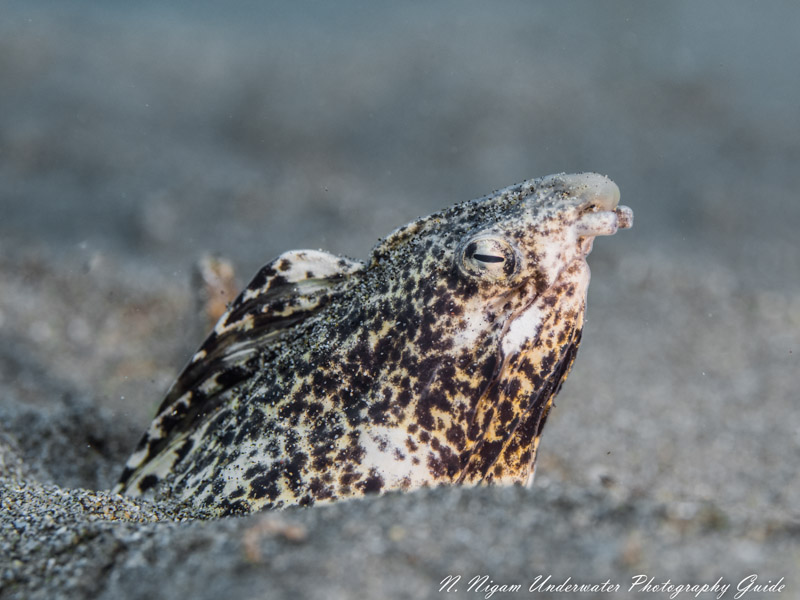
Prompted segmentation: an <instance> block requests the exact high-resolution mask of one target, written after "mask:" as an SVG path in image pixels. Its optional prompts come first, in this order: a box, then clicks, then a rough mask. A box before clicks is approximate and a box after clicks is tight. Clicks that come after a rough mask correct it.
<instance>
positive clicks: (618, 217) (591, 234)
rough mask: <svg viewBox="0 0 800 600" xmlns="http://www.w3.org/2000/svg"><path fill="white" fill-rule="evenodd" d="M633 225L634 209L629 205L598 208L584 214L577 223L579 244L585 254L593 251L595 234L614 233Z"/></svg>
mask: <svg viewBox="0 0 800 600" xmlns="http://www.w3.org/2000/svg"><path fill="white" fill-rule="evenodd" d="M632 226H633V211H632V210H631V209H630V208H628V207H627V206H617V207H615V208H614V209H613V210H597V209H595V210H594V211H593V212H586V213H584V214H582V215H581V216H580V217H579V218H578V220H577V221H576V223H575V229H576V232H577V234H578V245H579V246H580V248H581V251H582V252H583V255H584V256H588V255H589V253H590V252H591V251H592V244H593V243H594V238H595V236H598V235H614V234H615V233H617V230H618V229H630V228H631V227H632Z"/></svg>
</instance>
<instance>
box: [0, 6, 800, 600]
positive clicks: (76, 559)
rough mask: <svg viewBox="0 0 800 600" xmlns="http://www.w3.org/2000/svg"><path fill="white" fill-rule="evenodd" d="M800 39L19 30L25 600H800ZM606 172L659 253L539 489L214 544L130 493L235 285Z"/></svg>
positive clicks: (15, 103) (43, 9)
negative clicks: (200, 262) (272, 268)
mask: <svg viewBox="0 0 800 600" xmlns="http://www.w3.org/2000/svg"><path fill="white" fill-rule="evenodd" d="M798 23H800V5H798V4H797V3H793V2H770V3H757V2H722V1H718V2H706V3H702V4H699V3H694V2H689V1H685V2H669V3H667V2H662V3H640V2H638V1H637V2H634V1H631V2H603V3H591V2H567V3H559V4H556V3H539V2H503V3H477V2H456V1H451V2H437V3H431V4H430V5H429V4H427V3H422V2H407V3H396V4H395V5H383V6H376V5H373V4H372V3H359V2H350V1H347V2H336V3H323V2H311V3H302V7H300V6H295V4H293V3H289V2H280V3H257V2H237V3H230V4H229V3H225V4H224V5H223V3H218V4H215V3H211V2H191V3H190V2H169V3H156V2H144V3H137V4H136V7H132V6H131V7H129V6H127V4H123V3H121V2H120V3H116V2H106V3H103V4H102V7H101V6H100V3H93V2H58V3H56V2H53V3H45V2H31V1H27V2H21V1H19V2H18V1H10V0H3V1H2V2H0V252H1V254H0V598H156V597H159V598H182V599H185V598H199V599H204V598H208V599H211V598H223V597H224V598H253V599H255V598H434V597H452V598H471V597H475V598H483V597H485V596H486V594H487V593H488V591H487V590H489V589H490V588H487V590H483V591H481V592H477V591H475V589H474V588H473V590H472V591H469V590H468V586H469V583H468V582H469V580H470V579H471V578H472V577H474V576H482V575H485V576H488V578H489V580H491V583H490V581H488V580H487V581H486V584H485V585H489V586H490V587H491V585H503V584H506V585H511V584H520V585H521V586H522V590H521V591H519V592H506V593H501V592H498V593H496V594H494V595H493V596H492V597H495V598H499V597H508V598H521V597H526V596H528V597H530V596H539V597H563V596H565V595H567V594H565V593H557V592H554V593H543V592H529V591H528V586H529V585H530V584H531V583H532V582H534V581H535V580H536V577H537V576H540V575H541V576H543V577H547V576H548V575H549V576H551V577H552V579H551V580H550V582H551V583H561V582H563V581H564V580H565V579H567V578H568V577H569V578H572V579H571V580H572V582H574V583H588V584H597V585H599V584H602V583H603V582H605V581H606V580H608V581H610V583H611V584H619V586H620V591H619V592H617V593H615V594H611V595H612V596H618V597H641V598H668V597H670V596H671V594H670V593H668V592H643V591H641V589H639V591H638V593H629V592H628V589H629V586H630V585H631V581H632V577H635V576H637V575H646V576H647V578H648V579H649V577H653V578H654V580H653V583H663V582H665V581H666V580H671V582H672V583H673V584H676V585H677V584H683V585H703V584H709V585H710V584H713V583H714V582H716V581H717V580H718V579H719V578H722V583H723V584H726V583H727V584H731V585H732V588H731V589H729V590H728V591H727V592H725V594H723V596H722V597H726V598H732V597H734V594H735V593H736V590H735V588H736V586H737V585H738V584H739V582H740V580H741V579H742V578H744V577H746V576H748V575H755V576H757V577H758V583H759V584H762V583H767V582H768V581H772V582H777V581H778V580H779V579H780V578H784V582H783V583H784V584H785V587H784V588H783V590H782V591H781V592H780V593H766V592H765V593H755V592H752V591H751V592H750V593H749V594H746V595H745V596H743V597H745V598H767V597H769V598H781V599H786V598H800V576H798V574H797V573H800V509H799V508H798V501H799V500H800V475H799V474H798V464H800V411H799V410H798V401H799V400H800V391H798V389H799V386H798V384H800V247H798V246H799V245H798V243H797V233H798V230H800V194H799V192H798V190H800V169H798V168H797V167H798V164H800V109H799V108H798V107H800V78H799V77H797V74H796V66H797V64H798V60H799V59H800V36H798V35H797V24H798ZM584 170H592V171H598V172H601V173H605V174H608V175H609V176H611V177H612V178H613V179H614V180H615V181H616V182H617V183H618V184H619V186H620V188H621V190H622V197H623V203H625V204H627V205H629V206H631V207H632V208H633V209H634V212H635V214H636V221H635V226H634V229H633V230H631V231H624V232H620V233H619V234H618V235H616V236H615V237H613V238H608V239H606V238H602V239H599V240H597V242H596V244H595V250H594V252H593V253H592V255H591V257H590V261H589V262H590V264H591V267H592V273H593V281H592V285H591V287H590V291H589V304H588V321H587V325H586V328H585V331H584V342H583V346H582V348H581V352H580V354H579V356H578V360H577V362H576V365H575V368H574V371H573V374H572V375H571V377H570V379H569V381H568V382H567V384H566V385H565V387H564V389H563V391H562V393H561V395H560V396H559V397H558V401H557V404H558V407H557V409H556V410H555V411H554V412H553V414H552V417H551V419H550V421H549V423H548V425H547V428H546V430H545V435H544V439H543V443H542V445H541V448H540V459H539V464H538V471H537V479H536V483H535V485H534V487H533V488H532V489H530V490H523V489H519V488H509V489H500V488H491V489H437V490H427V491H421V492H416V493H410V494H389V495H386V496H383V497H370V498H366V499H364V500H362V501H353V502H347V503H341V504H338V505H332V506H326V507H315V508H311V509H305V510H288V511H285V512H282V513H273V514H268V513H264V514H259V515H253V516H250V517H247V518H236V519H224V520H220V521H214V522H202V521H197V520H193V519H192V515H191V514H189V513H187V512H185V511H184V512H180V511H176V509H175V508H174V507H171V506H165V505H160V506H159V505H154V504H149V503H146V502H133V501H130V500H126V499H122V498H120V497H113V496H110V495H108V494H107V493H105V492H103V491H102V490H107V489H108V488H109V487H110V486H111V485H112V484H113V483H114V481H115V478H116V477H117V476H118V473H119V471H120V469H121V465H122V464H123V462H124V461H125V459H126V457H127V455H128V453H129V451H130V450H131V449H132V447H133V445H134V444H135V443H136V441H137V439H138V437H139V435H140V434H141V432H142V431H143V430H144V428H145V427H146V425H147V424H148V422H149V419H150V417H151V416H152V413H153V411H154V409H155V408H156V406H157V404H158V403H159V401H160V399H161V396H162V395H163V393H164V391H165V390H166V388H167V386H168V385H169V383H170V382H171V380H172V378H173V377H174V376H175V375H176V374H177V372H178V370H179V369H180V368H181V366H182V365H183V363H184V362H185V361H186V360H187V358H188V357H189V356H190V354H191V353H192V352H193V350H194V349H195V348H196V346H197V345H198V344H199V342H200V340H201V339H202V337H203V330H202V321H201V319H200V318H199V316H198V313H197V309H196V305H195V304H194V301H193V295H192V292H191V289H190V284H189V279H190V278H189V273H190V268H191V265H192V264H193V262H194V261H195V260H196V259H197V258H198V257H199V256H201V255H202V254H204V253H206V252H216V253H220V254H222V255H225V256H227V257H230V258H231V259H232V260H233V261H234V262H235V263H236V264H237V266H238V272H239V275H240V276H241V279H242V281H243V280H245V279H246V278H247V277H249V275H250V274H251V273H253V272H254V271H255V270H256V269H257V268H258V267H259V266H260V265H261V264H263V263H265V262H266V261H268V260H269V259H271V258H272V257H274V256H275V255H277V254H278V253H280V252H281V251H283V250H287V249H291V248H303V247H311V248H324V249H326V250H330V251H333V252H337V253H345V254H348V255H350V256H354V257H357V258H366V257H367V256H368V254H369V251H370V248H371V247H372V245H373V244H374V243H375V241H376V240H377V238H378V237H380V236H383V235H385V234H387V233H388V232H389V231H391V230H392V229H394V228H395V227H397V226H400V225H402V224H404V223H406V222H408V221H410V220H412V219H414V218H415V217H417V216H420V215H424V214H428V213H430V212H432V211H433V210H436V209H438V208H441V207H444V206H447V205H449V204H451V203H453V202H455V201H458V200H465V199H469V198H473V197H477V196H480V195H483V194H485V193H487V192H489V191H491V190H493V189H497V188H500V187H504V186H506V185H509V184H511V183H515V182H518V181H521V180H523V179H526V178H530V177H534V176H539V175H545V174H548V173H552V172H560V171H568V172H575V171H584ZM448 575H460V576H462V580H461V581H460V582H459V583H458V584H457V585H456V586H455V588H454V589H453V591H451V592H449V593H446V592H439V582H440V581H442V580H443V579H444V578H445V577H446V576H448ZM455 589H457V591H455ZM578 596H579V597H586V598H590V597H599V596H605V597H608V594H601V593H599V592H598V593H582V594H578ZM715 596H717V594H711V593H709V594H705V595H702V596H700V597H703V598H711V597H715ZM677 597H679V598H688V597H694V594H693V593H690V592H688V591H687V592H681V593H680V594H678V596H677Z"/></svg>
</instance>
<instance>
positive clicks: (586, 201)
mask: <svg viewBox="0 0 800 600" xmlns="http://www.w3.org/2000/svg"><path fill="white" fill-rule="evenodd" d="M618 201H619V190H618V189H617V187H616V185H614V183H613V182H611V181H610V180H609V179H607V178H605V177H603V176H600V175H596V174H591V173H585V174H579V175H563V174H562V175H551V176H548V177H544V178H541V179H534V180H530V181H526V182H524V183H521V184H518V185H515V186H511V187H509V188H506V189H503V190H500V191H498V192H495V193H493V194H490V195H488V196H486V197H483V198H479V199H477V200H473V201H469V202H463V203H460V204H456V205H455V206H452V207H450V208H447V209H445V210H442V211H440V212H438V213H436V214H433V215H431V216H429V217H426V218H423V219H419V220H417V221H414V222H412V223H410V224H409V225H406V226H405V227H401V228H400V229H398V230H396V231H395V232H393V233H392V234H391V235H389V236H388V237H387V238H385V239H384V240H382V241H381V242H380V243H379V244H378V245H377V246H376V247H375V249H374V250H373V252H372V256H371V258H370V260H369V262H368V263H367V264H364V263H361V262H357V261H352V260H349V259H346V258H342V257H337V256H333V255H331V254H327V253H324V252H320V251H311V250H305V251H291V252H287V253H284V254H283V255H281V256H279V257H278V258H277V259H275V260H274V261H272V262H271V263H269V264H268V265H266V266H265V267H263V268H262V269H261V271H260V272H259V273H258V274H257V275H256V276H255V278H254V279H253V281H252V282H251V283H250V285H249V286H248V287H247V288H246V289H245V290H244V291H243V292H242V293H241V294H240V295H239V297H238V298H237V299H236V300H235V301H234V302H233V303H232V304H231V306H230V307H229V309H228V311H227V313H225V314H224V315H223V316H222V317H221V319H220V320H219V322H218V323H217V325H216V326H215V328H214V330H213V332H212V333H211V335H210V336H209V337H208V339H207V340H206V341H205V342H204V344H203V345H202V346H201V348H200V350H199V351H198V352H197V354H195V356H194V357H193V358H192V360H191V362H190V363H189V365H188V366H187V367H186V369H185V370H184V372H183V373H182V374H181V375H180V377H179V378H178V380H177V381H176V383H175V384H174V385H173V387H172V388H171V389H170V391H169V393H168V395H167V397H166V399H165V400H164V402H163V404H162V405H161V407H160V409H159V411H158V414H157V416H156V418H155V420H154V421H153V423H152V424H151V426H150V428H149V429H148V430H147V432H146V433H145V435H144V437H143V438H142V440H141V442H140V444H139V446H138V447H137V449H136V451H135V452H134V454H133V455H132V456H131V458H130V459H129V460H128V463H127V466H126V468H125V470H124V472H123V474H122V477H121V480H120V483H119V485H118V487H117V491H121V492H125V493H127V494H130V495H134V496H136V495H141V494H145V493H147V494H155V495H156V496H157V497H174V498H178V499H183V500H185V501H188V502H190V503H192V504H194V505H195V506H197V507H198V508H201V509H203V510H206V511H208V512H209V513H211V514H219V515H225V514H238V513H246V512H250V511H255V510H261V509H269V508H282V507H287V506H291V505H310V504H314V503H318V502H330V501H333V500H338V499H344V498H351V497H354V496H361V495H364V494H368V493H376V492H384V491H388V490H398V489H399V490H411V489H414V488H418V487H421V486H430V485H438V484H470V485H474V484H479V483H486V484H491V483H496V484H511V483H523V484H526V483H529V482H530V481H531V480H532V477H533V469H534V462H535V457H536V451H537V446H538V443H539V438H540V436H541V433H542V428H543V426H544V423H545V420H546V418H547V414H548V411H549V410H550V408H551V406H552V403H553V398H554V397H555V395H556V394H557V393H558V391H559V389H560V388H561V385H562V383H563V382H564V380H565V379H566V377H567V374H568V373H569V370H570V368H571V367H572V364H573V362H574V360H575V355H576V353H577V350H578V345H579V343H580V339H581V330H582V326H583V319H584V310H585V299H586V290H587V286H588V283H589V268H588V266H587V264H586V261H585V256H586V254H588V252H589V251H590V250H591V244H592V241H593V239H594V236H596V235H610V234H613V233H614V232H615V231H616V230H617V228H627V227H630V226H631V224H632V216H633V215H632V213H631V211H630V209H628V208H627V207H624V206H618V205H617V204H618Z"/></svg>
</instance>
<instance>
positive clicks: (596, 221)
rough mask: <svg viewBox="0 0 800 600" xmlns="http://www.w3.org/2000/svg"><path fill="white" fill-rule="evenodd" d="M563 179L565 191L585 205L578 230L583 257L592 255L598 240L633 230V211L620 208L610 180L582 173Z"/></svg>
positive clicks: (577, 222)
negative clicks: (619, 230) (605, 236)
mask: <svg viewBox="0 0 800 600" xmlns="http://www.w3.org/2000/svg"><path fill="white" fill-rule="evenodd" d="M562 178H563V184H564V186H565V188H566V189H567V190H568V191H569V192H570V193H571V194H572V195H574V196H575V197H577V198H578V199H580V200H581V201H582V202H581V207H580V210H581V212H580V216H579V217H578V219H577V220H576V221H575V228H576V233H577V235H578V244H579V246H580V248H581V250H582V252H583V254H584V256H585V255H587V254H589V252H591V251H592V243H593V242H594V238H595V237H596V236H598V235H614V234H615V233H616V232H617V230H618V229H630V228H631V227H632V226H633V211H632V210H631V209H630V208H629V207H627V206H621V205H620V204H619V188H618V187H617V184H616V183H614V182H613V181H611V180H610V179H609V178H608V177H605V176H603V175H598V174H596V173H580V174H576V175H564V176H562Z"/></svg>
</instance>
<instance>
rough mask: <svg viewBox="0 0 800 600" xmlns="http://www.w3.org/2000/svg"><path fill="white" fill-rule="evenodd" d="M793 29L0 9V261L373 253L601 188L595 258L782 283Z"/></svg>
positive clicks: (787, 263) (476, 10)
mask: <svg viewBox="0 0 800 600" xmlns="http://www.w3.org/2000/svg"><path fill="white" fill-rule="evenodd" d="M798 23H800V4H797V3H795V2H789V1H784V2H780V1H775V2H769V3H763V2H761V3H756V2H742V1H733V2H731V1H714V2H704V3H695V2H691V1H676V2H669V3H667V2H661V3H641V2H638V1H616V2H603V3H597V2H589V1H575V2H563V3H544V2H502V3H481V2H464V1H454V0H453V1H444V2H436V3H427V2H418V1H412V2H404V3H394V4H375V3H367V2H358V1H342V2H337V3H327V2H304V3H293V2H254V1H252V2H231V3H219V2H197V1H194V2H169V3H163V2H138V3H125V2H104V3H97V2H88V1H87V2H79V1H71V2H63V1H62V2H44V1H30V0H28V1H24V2H23V1H16V0H13V1H12V0H2V1H0V240H1V241H0V249H2V250H3V251H4V252H11V251H13V249H15V248H19V247H30V246H35V247H41V248H45V249H48V250H53V251H55V252H56V253H66V254H70V253H75V254H80V253H82V252H89V251H91V252H103V253H108V254H111V255H116V256H120V257H125V258H126V259H131V260H141V261H145V262H147V263H153V264H158V265H164V267H166V268H170V269H172V268H175V269H182V268H185V267H186V266H187V265H188V264H189V263H191V261H193V260H194V259H195V258H196V257H197V256H198V255H199V254H201V253H202V252H206V251H217V252H221V253H223V254H225V255H227V256H230V257H232V258H233V259H234V260H236V261H237V263H238V264H240V265H241V266H242V267H243V269H242V270H243V271H244V272H248V271H252V270H254V269H256V268H257V267H258V266H259V265H260V264H262V263H264V262H266V261H267V260H268V259H270V258H271V257H272V256H274V255H275V254H277V253H279V252H281V251H283V250H285V249H288V248H293V247H314V248H318V247H322V248H325V249H327V250H331V251H334V252H342V253H347V254H350V255H352V256H355V257H359V258H365V257H366V256H367V255H368V252H369V248H371V246H372V245H373V244H374V242H375V241H376V240H377V238H378V237H379V236H382V235H385V234H387V233H388V232H389V231H391V230H392V229H393V228H395V227H397V226H399V225H401V224H403V223H405V222H407V221H409V220H411V219H413V218H415V217H416V216H419V215H423V214H427V213H429V212H431V211H432V210H434V209H437V208H440V207H443V206H446V205H449V204H451V203H452V202H455V201H458V200H465V199H469V198H473V197H477V196H479V195H482V194H484V193H487V192H489V191H491V190H493V189H496V188H499V187H504V186H506V185H509V184H511V183H515V182H517V181H520V180H523V179H527V178H529V177H534V176H539V175H544V174H548V173H551V172H559V171H583V170H592V171H598V172H601V173H605V174H608V175H609V176H611V177H612V178H613V179H614V180H615V181H617V183H618V184H619V185H620V188H621V189H622V193H623V201H624V202H625V203H626V204H629V205H630V206H632V207H633V208H634V210H635V213H636V226H635V228H634V229H633V230H632V231H631V232H626V234H625V235H624V236H619V237H618V238H617V239H615V240H613V244H611V243H603V244H598V245H597V250H596V253H597V255H599V256H600V257H602V256H604V255H605V256H608V255H609V254H608V253H612V252H617V253H619V252H632V251H640V250H648V249H649V250H652V249H656V251H657V252H661V253H663V254H664V255H669V256H671V257H675V258H676V259H679V260H693V259H694V258H696V257H698V256H699V255H703V256H707V257H709V258H710V259H711V260H715V261H722V262H725V263H726V264H729V265H731V266H732V267H733V268H736V269H741V270H744V271H746V272H747V273H748V275H747V277H748V278H750V279H751V280H752V281H753V282H754V285H756V284H758V285H762V284H768V285H778V286H780V285H785V284H786V283H787V277H786V275H787V273H789V274H791V273H795V275H797V273H800V267H798V265H800V262H798V257H797V254H798V253H797V245H796V242H795V238H796V232H797V229H798V226H799V225H800V202H798V201H797V200H798V193H797V190H798V189H800V174H799V173H800V170H799V169H798V168H797V166H798V163H799V162H800V76H798V73H797V64H798V60H799V59H800V36H798V35H797V26H798ZM612 247H613V248H612ZM595 260H601V259H597V258H596V259H595ZM796 279H798V278H797V277H795V278H794V280H796ZM792 285H794V284H792Z"/></svg>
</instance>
